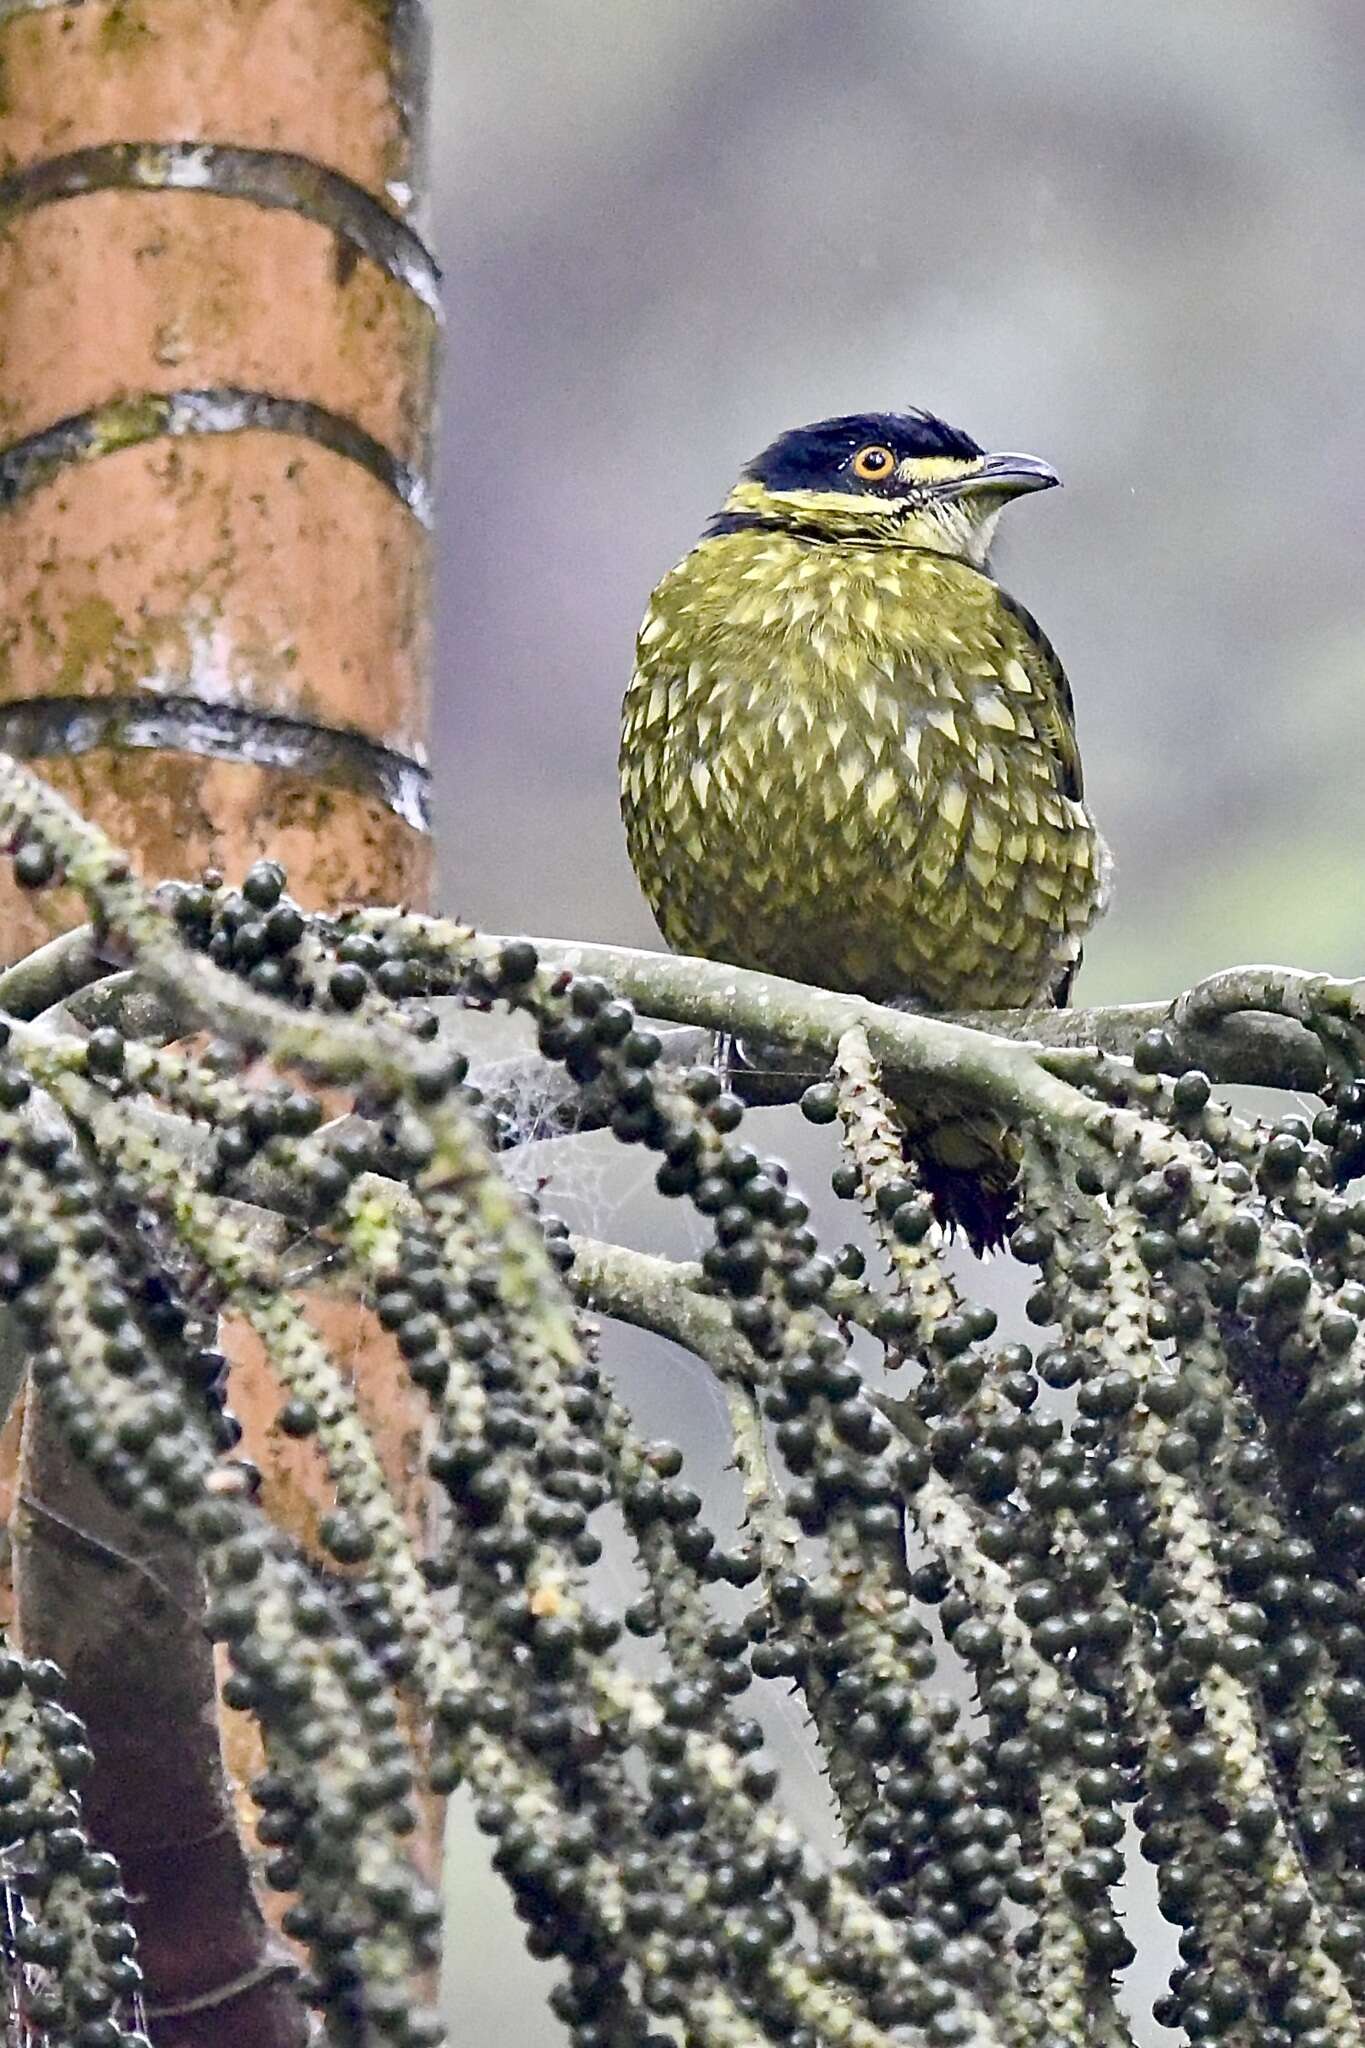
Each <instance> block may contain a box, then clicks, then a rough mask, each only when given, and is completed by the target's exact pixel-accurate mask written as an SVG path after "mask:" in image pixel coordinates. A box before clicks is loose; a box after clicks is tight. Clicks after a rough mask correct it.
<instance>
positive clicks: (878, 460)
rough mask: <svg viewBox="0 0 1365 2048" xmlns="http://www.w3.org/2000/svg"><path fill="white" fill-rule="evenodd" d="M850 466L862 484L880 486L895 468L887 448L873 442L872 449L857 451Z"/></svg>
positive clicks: (892, 457)
mask: <svg viewBox="0 0 1365 2048" xmlns="http://www.w3.org/2000/svg"><path fill="white" fill-rule="evenodd" d="M851 466H852V470H853V474H854V476H857V477H861V478H862V480H863V482H864V483H868V484H880V483H885V481H886V479H887V477H889V476H890V474H891V472H892V470H893V469H894V468H895V467H896V458H895V456H894V455H893V454H892V453H891V450H890V449H889V448H883V447H882V446H881V444H880V442H874V443H873V445H872V447H870V448H860V449H859V450H858V453H857V454H856V455H855V456H854V458H853V462H852V465H851Z"/></svg>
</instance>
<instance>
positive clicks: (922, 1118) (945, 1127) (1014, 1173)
mask: <svg viewBox="0 0 1365 2048" xmlns="http://www.w3.org/2000/svg"><path fill="white" fill-rule="evenodd" d="M896 1107H897V1109H898V1110H899V1111H900V1115H901V1120H902V1123H903V1125H904V1129H905V1154H906V1158H907V1159H908V1160H911V1161H913V1163H914V1165H915V1166H916V1167H917V1168H918V1169H919V1175H920V1178H921V1180H922V1181H923V1183H924V1186H925V1188H926V1189H927V1191H928V1194H929V1198H930V1200H931V1201H932V1202H933V1205H934V1214H935V1215H936V1216H937V1218H938V1220H939V1222H940V1223H941V1224H942V1225H943V1226H944V1228H945V1229H946V1230H948V1231H952V1232H961V1234H962V1236H963V1237H964V1238H965V1239H966V1240H967V1243H968V1244H969V1245H970V1246H971V1248H972V1250H973V1251H974V1252H976V1253H977V1254H978V1255H979V1254H981V1253H983V1252H993V1251H998V1250H999V1249H1000V1247H1001V1246H1002V1245H1003V1244H1004V1242H1005V1239H1006V1238H1007V1237H1008V1236H1009V1233H1010V1231H1011V1230H1012V1229H1013V1227H1014V1223H1015V1185H1016V1182H1017V1180H1018V1177H1019V1148H1018V1141H1017V1139H1016V1138H1015V1136H1014V1134H1013V1132H1011V1131H1010V1130H1009V1129H1008V1128H1007V1127H1006V1126H1005V1125H1004V1124H1003V1123H1001V1122H1000V1120H999V1118H998V1117H994V1116H992V1115H990V1113H989V1112H988V1111H985V1110H982V1109H980V1108H978V1107H976V1106H974V1105H971V1106H969V1105H968V1104H966V1103H958V1102H953V1101H950V1100H946V1099H944V1098H943V1097H942V1096H939V1095H937V1094H935V1095H934V1096H932V1097H930V1098H927V1099H926V1098H923V1097H921V1098H918V1099H916V1100H911V1101H905V1100H903V1099H902V1100H898V1101H897V1104H896Z"/></svg>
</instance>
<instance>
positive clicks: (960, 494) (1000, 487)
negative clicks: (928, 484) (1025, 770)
mask: <svg viewBox="0 0 1365 2048" xmlns="http://www.w3.org/2000/svg"><path fill="white" fill-rule="evenodd" d="M1060 482H1061V478H1060V477H1059V476H1058V474H1057V472H1056V470H1055V469H1053V467H1052V465H1051V464H1050V463H1047V462H1040V461H1039V459H1038V457H1037V456H1036V455H983V456H982V458H981V460H980V462H979V463H978V464H977V466H976V468H975V469H973V470H970V471H968V473H967V475H966V476H955V477H948V478H946V479H945V480H944V481H943V482H942V483H940V484H936V485H935V486H934V489H935V492H936V493H937V494H938V495H940V496H942V497H945V498H970V497H975V496H976V495H977V493H978V492H979V493H981V495H982V496H986V495H989V496H991V497H995V498H1021V497H1022V496H1023V495H1024V493H1025V492H1026V491H1050V490H1051V489H1052V488H1053V486H1054V485H1055V484H1060Z"/></svg>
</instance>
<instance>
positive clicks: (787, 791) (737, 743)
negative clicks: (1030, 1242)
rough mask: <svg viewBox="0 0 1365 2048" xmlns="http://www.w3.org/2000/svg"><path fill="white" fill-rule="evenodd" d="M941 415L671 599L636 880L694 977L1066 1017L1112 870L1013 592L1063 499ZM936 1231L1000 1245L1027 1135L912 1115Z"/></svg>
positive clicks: (673, 591) (1039, 638)
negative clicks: (696, 960) (1009, 517)
mask: <svg viewBox="0 0 1365 2048" xmlns="http://www.w3.org/2000/svg"><path fill="white" fill-rule="evenodd" d="M1060 481H1061V479H1060V477H1059V476H1058V474H1057V472H1056V470H1055V469H1053V468H1052V467H1051V466H1050V465H1049V464H1048V463H1046V462H1043V461H1040V460H1039V459H1038V458H1037V457H1035V456H1029V455H1016V454H988V453H987V452H986V451H985V450H984V449H983V448H982V447H981V446H980V445H979V444H978V443H977V442H976V441H974V440H973V439H972V438H971V437H970V436H969V435H968V434H966V433H964V432H962V431H961V430H960V429H958V428H956V427H952V426H950V425H948V424H947V422H946V421H944V420H943V419H940V418H938V417H937V416H936V415H934V414H933V413H929V412H924V411H918V410H907V411H904V412H867V413H850V414H843V415H840V416H839V417H837V418H832V419H825V420H819V421H816V422H815V423H814V424H812V425H809V426H804V427H797V428H794V429H792V430H790V431H788V432H786V433H783V434H781V435H779V436H778V438H777V439H776V440H774V441H773V442H772V443H771V445H770V446H768V447H767V448H765V449H764V450H763V452H762V453H761V454H760V455H758V456H756V457H755V458H754V460H753V461H751V462H750V463H748V465H747V466H746V467H745V468H744V469H743V471H742V472H741V474H740V477H739V480H738V481H737V482H736V483H735V485H734V487H733V488H732V489H731V490H730V491H729V493H728V495H727V496H726V497H725V499H724V502H723V504H722V506H721V509H720V511H719V512H718V513H717V514H716V515H715V517H714V518H712V519H711V521H710V522H709V524H708V525H707V526H706V528H705V531H704V533H703V535H702V538H701V539H700V540H699V541H698V542H697V544H696V545H695V546H694V547H693V548H692V549H691V550H690V552H689V553H688V554H686V555H685V556H684V557H683V559H682V560H681V561H680V562H679V563H678V564H677V565H676V567H674V568H673V569H671V570H670V571H669V572H668V574H667V575H665V576H664V578H663V580H662V581H661V582H660V583H659V584H658V586H657V588H656V589H655V590H654V592H653V595H652V596H651V598H650V601H649V606H648V609H647V611H646V613H645V617H644V621H643V623H642V625H641V627H640V631H639V635H638V639H637V643H636V654H635V666H634V671H633V674H632V676H631V679H630V683H629V686H628V687H627V690H626V693H625V701H624V704H623V707H622V720H621V748H620V763H619V766H620V788H621V805H622V814H623V819H624V824H625V833H626V843H627V851H628V853H629V856H630V860H631V864H632V866H633V868H634V870H635V874H636V877H637V879H638V881H639V883H640V886H641V888H642V890H643V892H644V895H645V897H646V899H647V901H648V903H649V905H650V908H651V909H652V911H653V913H654V917H655V920H656V922H657V924H658V926H659V929H660V931H661V933H662V935H663V937H664V939H665V941H666V943H667V944H668V946H669V947H670V948H671V949H672V950H673V951H675V952H679V953H686V954H691V955H699V956H701V957H702V958H705V959H709V960H721V961H727V962H729V963H731V964H732V965H735V966H739V967H750V968H759V969H762V970H764V971H766V972H769V973H774V974H780V975H784V976H789V977H792V978H794V979H796V980H799V981H804V982H807V983H813V984H815V985H817V986H819V987H822V988H826V989H834V990H839V991H843V992H849V993H855V994H858V995H862V996H866V997H868V998H870V999H871V1000H872V1001H874V1002H877V1003H887V1004H893V1005H896V1006H898V1007H901V1008H904V1009H907V1010H918V1011H922V1012H929V1013H933V1012H936V1011H938V1012H941V1011H953V1010H979V1009H987V1010H989V1009H1006V1008H1014V1007H1026V1006H1035V1005H1044V1004H1049V1005H1050V1004H1054V1003H1055V1004H1058V1005H1062V1004H1065V1002H1066V1001H1067V999H1068V995H1069V992H1070V988H1071V983H1072V979H1073V977H1074V974H1075V972H1076V968H1077V965H1078V963H1079V960H1080V956H1081V948H1082V943H1083V940H1084V938H1085V935H1086V933H1087V931H1088V930H1089V929H1090V927H1091V926H1092V925H1093V923H1094V921H1095V919H1096V918H1097V917H1098V916H1099V914H1100V912H1101V911H1102V910H1103V908H1104V907H1105V904H1106V901H1107V899H1108V895H1109V888H1110V876H1111V869H1112V861H1111V857H1110V854H1109V851H1108V848H1107V846H1106V844H1105V841H1104V839H1103V838H1102V836H1101V834H1100V832H1099V830H1098V829H1097V827H1096V825H1095V822H1094V819H1093V818H1092V816H1091V813H1090V810H1089V809H1088V807H1087V805H1086V801H1085V796H1084V790H1083V783H1082V773H1081V758H1080V752H1079V749H1078V745H1077V738H1076V728H1075V717H1074V710H1073V704H1072V694H1071V689H1070V686H1069V684H1068V682H1067V678H1066V675H1065V672H1064V671H1063V668H1062V665H1061V662H1060V661H1059V659H1058V657H1057V655H1056V653H1055V652H1054V650H1053V647H1052V645H1051V642H1050V641H1049V640H1048V638H1047V636H1046V635H1045V634H1044V632H1043V631H1042V629H1041V628H1040V627H1039V625H1038V624H1037V622H1036V621H1035V620H1034V618H1033V617H1032V616H1031V615H1030V614H1029V613H1028V612H1027V611H1026V610H1025V609H1024V607H1023V606H1022V605H1021V604H1019V603H1018V602H1017V601H1016V600H1015V599H1014V598H1013V597H1011V596H1010V595H1009V594H1008V593H1007V592H1006V591H1004V590H1003V589H1002V588H1001V586H1000V584H999V583H998V582H997V581H996V580H995V577H994V575H993V574H992V569H991V545H992V541H993V539H994V536H995V531H996V527H997V524H998V522H999V519H1000V516H1001V514H1002V512H1003V511H1004V509H1005V507H1006V506H1007V505H1008V504H1009V503H1010V502H1011V501H1012V500H1013V499H1015V498H1019V497H1023V496H1025V495H1028V494H1032V493H1035V492H1038V491H1044V490H1049V489H1051V488H1052V487H1053V486H1055V485H1057V484H1058V483H1060ZM899 1107H900V1109H901V1113H902V1119H903V1122H904V1125H905V1129H906V1133H907V1146H908V1156H909V1157H911V1158H913V1159H914V1160H915V1162H916V1164H917V1166H918V1168H919V1171H920V1173H921V1175H922V1178H923V1181H924V1184H925V1186H926V1188H927V1190H928V1192H929V1194H930V1196H931V1198H932V1201H933V1204H934V1208H935V1211H936V1213H937V1215H938V1217H939V1219H940V1221H941V1222H942V1223H943V1224H944V1225H945V1226H946V1227H948V1228H949V1229H950V1230H951V1229H957V1230H960V1231H961V1232H962V1233H963V1234H964V1235H965V1237H966V1238H967V1240H968V1242H969V1243H970V1244H971V1245H972V1246H973V1248H974V1249H976V1250H978V1251H982V1250H987V1249H991V1248H993V1247H994V1246H997V1245H999V1244H1000V1243H1001V1242H1003V1240H1004V1237H1005V1235H1006V1233H1007V1231H1008V1229H1009V1227H1010V1224H1011V1220H1012V1215H1013V1199H1012V1192H1011V1191H1012V1185H1013V1183H1014V1181H1015V1179H1016V1172H1017V1156H1016V1153H1015V1150H1014V1147H1013V1145H1012V1142H1011V1140H1010V1139H1009V1136H1008V1134H1007V1133H1006V1132H1005V1131H1004V1130H1003V1127H1001V1126H1000V1125H999V1123H998V1122H997V1121H996V1120H995V1119H994V1118H992V1117H990V1116H989V1115H985V1114H983V1113H982V1112H980V1111H979V1110H977V1111H973V1110H972V1109H971V1108H970V1107H969V1106H968V1105H966V1104H964V1103H962V1102H958V1103H956V1104H954V1103H953V1102H951V1101H949V1100H945V1099H935V1098H933V1097H932V1096H931V1097H929V1098H925V1099H920V1100H916V1101H912V1102H909V1103H901V1104H899Z"/></svg>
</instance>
